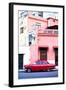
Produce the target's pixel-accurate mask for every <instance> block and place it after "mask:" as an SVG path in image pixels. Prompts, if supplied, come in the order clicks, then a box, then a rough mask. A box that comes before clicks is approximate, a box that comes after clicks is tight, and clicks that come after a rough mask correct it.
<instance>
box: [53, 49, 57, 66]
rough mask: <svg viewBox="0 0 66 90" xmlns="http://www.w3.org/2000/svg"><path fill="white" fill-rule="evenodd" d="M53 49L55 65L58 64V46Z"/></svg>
mask: <svg viewBox="0 0 66 90" xmlns="http://www.w3.org/2000/svg"><path fill="white" fill-rule="evenodd" d="M54 51H55V65H56V66H58V48H54Z"/></svg>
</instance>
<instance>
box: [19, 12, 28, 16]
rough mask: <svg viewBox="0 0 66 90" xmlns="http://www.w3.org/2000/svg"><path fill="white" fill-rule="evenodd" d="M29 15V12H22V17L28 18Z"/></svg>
mask: <svg viewBox="0 0 66 90" xmlns="http://www.w3.org/2000/svg"><path fill="white" fill-rule="evenodd" d="M27 15H28V11H26V10H25V11H21V13H20V17H26V16H27Z"/></svg>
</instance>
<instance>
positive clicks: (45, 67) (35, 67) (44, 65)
mask: <svg viewBox="0 0 66 90" xmlns="http://www.w3.org/2000/svg"><path fill="white" fill-rule="evenodd" d="M24 68H25V70H26V71H27V72H31V71H49V70H52V69H55V65H54V64H50V63H49V62H47V60H38V61H36V62H34V63H33V64H29V65H24Z"/></svg>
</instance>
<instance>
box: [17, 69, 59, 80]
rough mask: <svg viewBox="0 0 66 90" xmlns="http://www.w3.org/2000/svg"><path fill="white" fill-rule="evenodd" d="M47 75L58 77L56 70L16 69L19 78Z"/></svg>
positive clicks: (46, 76)
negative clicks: (32, 70)
mask: <svg viewBox="0 0 66 90" xmlns="http://www.w3.org/2000/svg"><path fill="white" fill-rule="evenodd" d="M48 77H58V70H52V71H44V72H30V73H28V72H25V71H18V78H19V79H29V78H48Z"/></svg>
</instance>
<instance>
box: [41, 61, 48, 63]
mask: <svg viewBox="0 0 66 90" xmlns="http://www.w3.org/2000/svg"><path fill="white" fill-rule="evenodd" d="M41 64H49V63H48V62H44V61H43V62H41Z"/></svg>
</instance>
